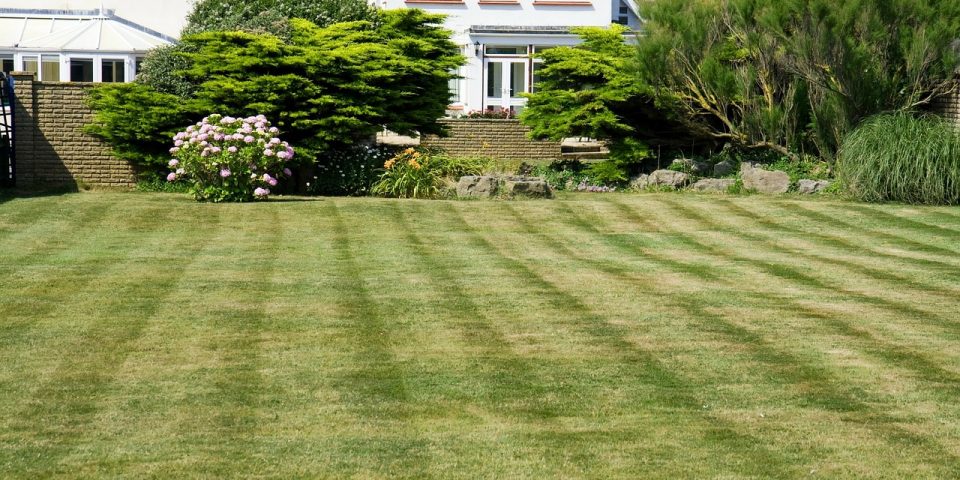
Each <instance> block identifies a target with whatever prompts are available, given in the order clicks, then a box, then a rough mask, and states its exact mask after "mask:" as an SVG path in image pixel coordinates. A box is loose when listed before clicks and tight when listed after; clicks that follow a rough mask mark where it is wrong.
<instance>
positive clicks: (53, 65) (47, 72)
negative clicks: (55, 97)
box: [40, 55, 60, 82]
mask: <svg viewBox="0 0 960 480" xmlns="http://www.w3.org/2000/svg"><path fill="white" fill-rule="evenodd" d="M40 80H43V81H44V82H59V81H60V55H40Z"/></svg>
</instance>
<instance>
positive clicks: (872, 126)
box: [837, 113, 960, 205]
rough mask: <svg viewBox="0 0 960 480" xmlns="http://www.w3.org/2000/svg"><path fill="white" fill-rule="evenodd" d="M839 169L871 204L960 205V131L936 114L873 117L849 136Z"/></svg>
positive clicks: (851, 187) (858, 195)
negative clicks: (894, 202) (886, 202)
mask: <svg viewBox="0 0 960 480" xmlns="http://www.w3.org/2000/svg"><path fill="white" fill-rule="evenodd" d="M837 173H838V176H839V177H840V179H841V180H842V181H843V183H844V185H846V188H847V190H848V191H849V192H850V193H851V194H852V195H853V196H854V197H856V198H858V199H860V200H863V201H867V202H883V201H898V202H906V203H922V204H931V205H941V204H948V205H954V204H957V203H960V131H958V129H957V127H956V126H955V125H953V124H951V123H950V122H948V121H947V120H944V119H942V118H940V117H936V116H932V115H927V116H915V115H912V114H909V113H895V114H885V115H878V116H876V117H872V118H870V119H868V120H867V121H865V122H864V123H863V124H862V125H861V126H860V127H858V128H857V129H856V130H854V131H853V132H851V133H850V134H849V135H847V137H846V139H845V140H844V142H843V147H842V149H841V152H840V159H839V163H838V165H837Z"/></svg>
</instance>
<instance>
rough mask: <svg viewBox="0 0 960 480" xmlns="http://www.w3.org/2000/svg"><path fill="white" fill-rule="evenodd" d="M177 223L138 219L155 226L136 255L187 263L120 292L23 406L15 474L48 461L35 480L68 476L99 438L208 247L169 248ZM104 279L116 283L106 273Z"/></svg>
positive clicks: (184, 243) (184, 240) (189, 243)
mask: <svg viewBox="0 0 960 480" xmlns="http://www.w3.org/2000/svg"><path fill="white" fill-rule="evenodd" d="M171 216H172V215H171V214H169V213H168V214H167V215H165V216H164V215H161V216H160V218H159V219H158V218H156V217H152V216H151V217H150V218H142V217H140V218H139V219H137V220H139V221H142V222H145V223H146V224H148V225H149V232H147V238H148V239H149V240H145V241H143V242H141V243H138V244H137V245H136V247H137V248H136V249H135V250H140V251H145V252H155V251H157V250H159V249H161V248H165V247H167V248H169V247H173V248H177V249H178V250H180V251H181V252H183V257H184V259H185V260H186V261H185V262H175V263H174V262H171V263H173V264H172V265H170V266H169V268H166V269H160V270H158V271H157V272H156V274H155V275H151V276H145V277H143V278H141V279H140V280H139V281H137V282H124V283H122V284H119V285H117V287H116V288H117V289H118V290H116V291H113V292H112V294H113V298H114V299H115V300H114V304H112V305H106V306H104V310H103V312H102V314H101V315H99V316H98V319H97V320H96V321H95V322H94V323H93V324H92V325H91V326H90V327H89V328H87V329H86V331H85V332H84V334H83V335H82V336H81V337H79V338H77V342H76V345H75V346H74V348H73V349H72V351H71V354H70V357H69V358H64V359H63V360H62V362H61V363H60V365H59V366H58V368H57V369H56V370H55V371H54V372H53V373H52V374H51V375H50V377H49V378H48V379H47V380H46V381H45V382H43V384H42V385H41V386H40V387H39V388H38V389H37V390H36V391H35V392H33V393H32V394H31V395H30V398H29V399H26V400H25V401H24V402H23V409H22V410H21V411H20V413H19V414H17V415H16V416H15V417H12V418H11V420H12V421H13V425H12V426H11V431H12V433H13V434H14V435H15V437H16V438H19V439H20V442H19V444H18V445H17V446H16V447H14V452H15V453H13V455H12V458H16V459H19V460H18V462H17V463H18V464H17V465H15V467H14V468H17V469H19V468H26V465H20V464H19V463H20V462H23V461H27V460H29V461H30V462H34V461H35V460H36V459H38V458H39V459H42V463H41V465H40V467H41V469H42V470H41V471H39V472H38V471H37V470H36V468H37V465H35V464H32V465H31V468H30V471H31V472H32V473H31V474H33V475H46V474H52V473H66V472H67V471H69V467H66V466H62V465H60V464H59V463H60V461H61V460H62V459H63V458H65V457H66V456H67V455H69V454H70V453H71V451H72V450H73V449H74V448H76V447H77V446H78V445H79V443H80V442H81V441H82V440H83V438H84V437H85V436H87V435H92V432H91V431H90V428H91V427H92V426H94V425H95V424H94V421H95V416H96V414H97V412H98V411H99V408H100V402H101V401H102V399H103V396H104V394H105V392H106V391H108V390H109V385H110V384H111V383H112V382H113V380H114V378H115V376H116V375H117V373H118V369H119V368H121V366H122V365H123V363H124V361H125V360H126V359H127V358H128V356H129V355H131V353H132V351H133V348H134V346H135V343H136V340H137V339H138V338H139V337H140V336H141V335H142V334H143V333H144V331H145V330H146V328H147V325H148V324H149V322H150V320H151V318H152V317H153V316H154V315H155V314H156V313H157V311H158V310H159V309H160V307H161V306H162V305H163V304H164V302H165V300H166V298H167V295H168V294H167V293H165V292H169V290H170V288H171V287H172V286H173V285H174V284H175V283H176V281H177V280H178V278H179V276H180V274H181V273H182V272H183V270H184V268H185V266H186V264H187V263H188V262H189V261H190V260H192V259H194V258H195V257H196V256H197V254H198V253H199V252H200V248H201V247H200V245H202V244H203V236H199V237H188V236H183V237H180V238H179V239H178V240H177V241H176V243H175V244H173V245H170V244H169V243H168V236H167V232H165V231H164V230H163V229H162V228H161V227H163V226H164V225H165V223H166V222H168V221H170V219H171ZM134 218H136V217H134ZM137 220H134V219H130V221H137ZM198 240H199V241H198ZM135 258H136V257H134V258H129V259H126V261H125V262H123V263H118V264H115V265H114V266H113V267H114V268H115V269H118V268H119V267H120V266H129V265H130V264H131V263H134V262H136V261H137V260H135ZM100 276H101V277H107V278H109V277H108V276H107V275H105V273H100ZM144 292H149V293H146V294H145V293H144ZM153 292H156V294H154V293H153ZM41 472H46V473H41Z"/></svg>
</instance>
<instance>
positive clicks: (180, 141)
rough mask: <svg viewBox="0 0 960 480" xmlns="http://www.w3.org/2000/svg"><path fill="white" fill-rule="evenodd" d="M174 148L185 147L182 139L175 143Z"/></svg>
mask: <svg viewBox="0 0 960 480" xmlns="http://www.w3.org/2000/svg"><path fill="white" fill-rule="evenodd" d="M173 146H174V147H182V146H183V140H181V139H179V138H178V139H177V141H176V142H173Z"/></svg>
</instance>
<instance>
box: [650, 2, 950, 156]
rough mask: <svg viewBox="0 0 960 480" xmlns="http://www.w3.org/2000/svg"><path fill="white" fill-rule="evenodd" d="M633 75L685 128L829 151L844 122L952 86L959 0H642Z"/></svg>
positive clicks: (747, 142)
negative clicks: (642, 29) (644, 21)
mask: <svg viewBox="0 0 960 480" xmlns="http://www.w3.org/2000/svg"><path fill="white" fill-rule="evenodd" d="M643 8H644V14H645V17H646V18H647V19H648V20H649V21H648V22H647V24H646V25H645V32H646V36H645V37H644V39H643V41H642V42H638V46H637V49H638V53H639V62H637V65H636V67H637V69H638V74H639V79H638V81H639V82H640V83H642V84H644V85H650V86H652V87H653V89H654V92H655V96H656V101H657V104H658V105H659V106H660V107H661V108H663V109H664V110H666V111H669V112H672V114H673V116H674V118H676V119H677V120H679V121H681V122H683V123H684V124H685V125H686V126H687V127H688V128H689V129H690V131H692V132H694V133H696V134H698V135H706V136H709V137H712V138H715V139H717V140H719V141H722V142H729V143H731V144H733V145H734V146H735V147H737V148H739V149H768V150H773V151H776V152H777V153H779V154H780V155H783V156H788V157H791V158H792V159H794V160H795V159H797V158H799V154H802V153H804V152H806V153H812V154H817V155H819V156H821V157H823V158H826V159H831V158H833V156H834V155H835V153H836V150H837V148H838V146H839V144H840V140H841V139H842V138H843V136H844V135H845V133H846V132H848V131H849V130H850V128H852V126H854V125H856V124H857V123H858V122H860V121H861V120H862V119H864V118H866V117H868V116H870V115H873V114H876V113H880V112H883V111H890V110H909V109H912V108H915V107H917V106H919V105H924V104H927V103H929V102H930V101H931V100H932V99H934V98H935V97H937V96H938V95H942V94H944V93H945V92H947V91H950V90H951V89H953V88H955V85H954V83H953V82H952V78H953V71H954V67H955V65H956V63H957V58H956V55H955V54H954V53H953V52H952V51H951V49H950V48H949V47H950V44H951V42H953V41H954V39H955V38H956V33H957V31H958V30H960V3H958V2H955V1H948V0H917V1H914V0H909V1H908V0H897V1H893V2H891V1H889V0H852V1H847V2H842V3H837V2H835V1H833V0H790V1H777V2H774V1H770V0H767V1H759V0H729V1H723V2H717V1H715V0H693V1H691V0H660V1H657V2H644V4H643Z"/></svg>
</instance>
